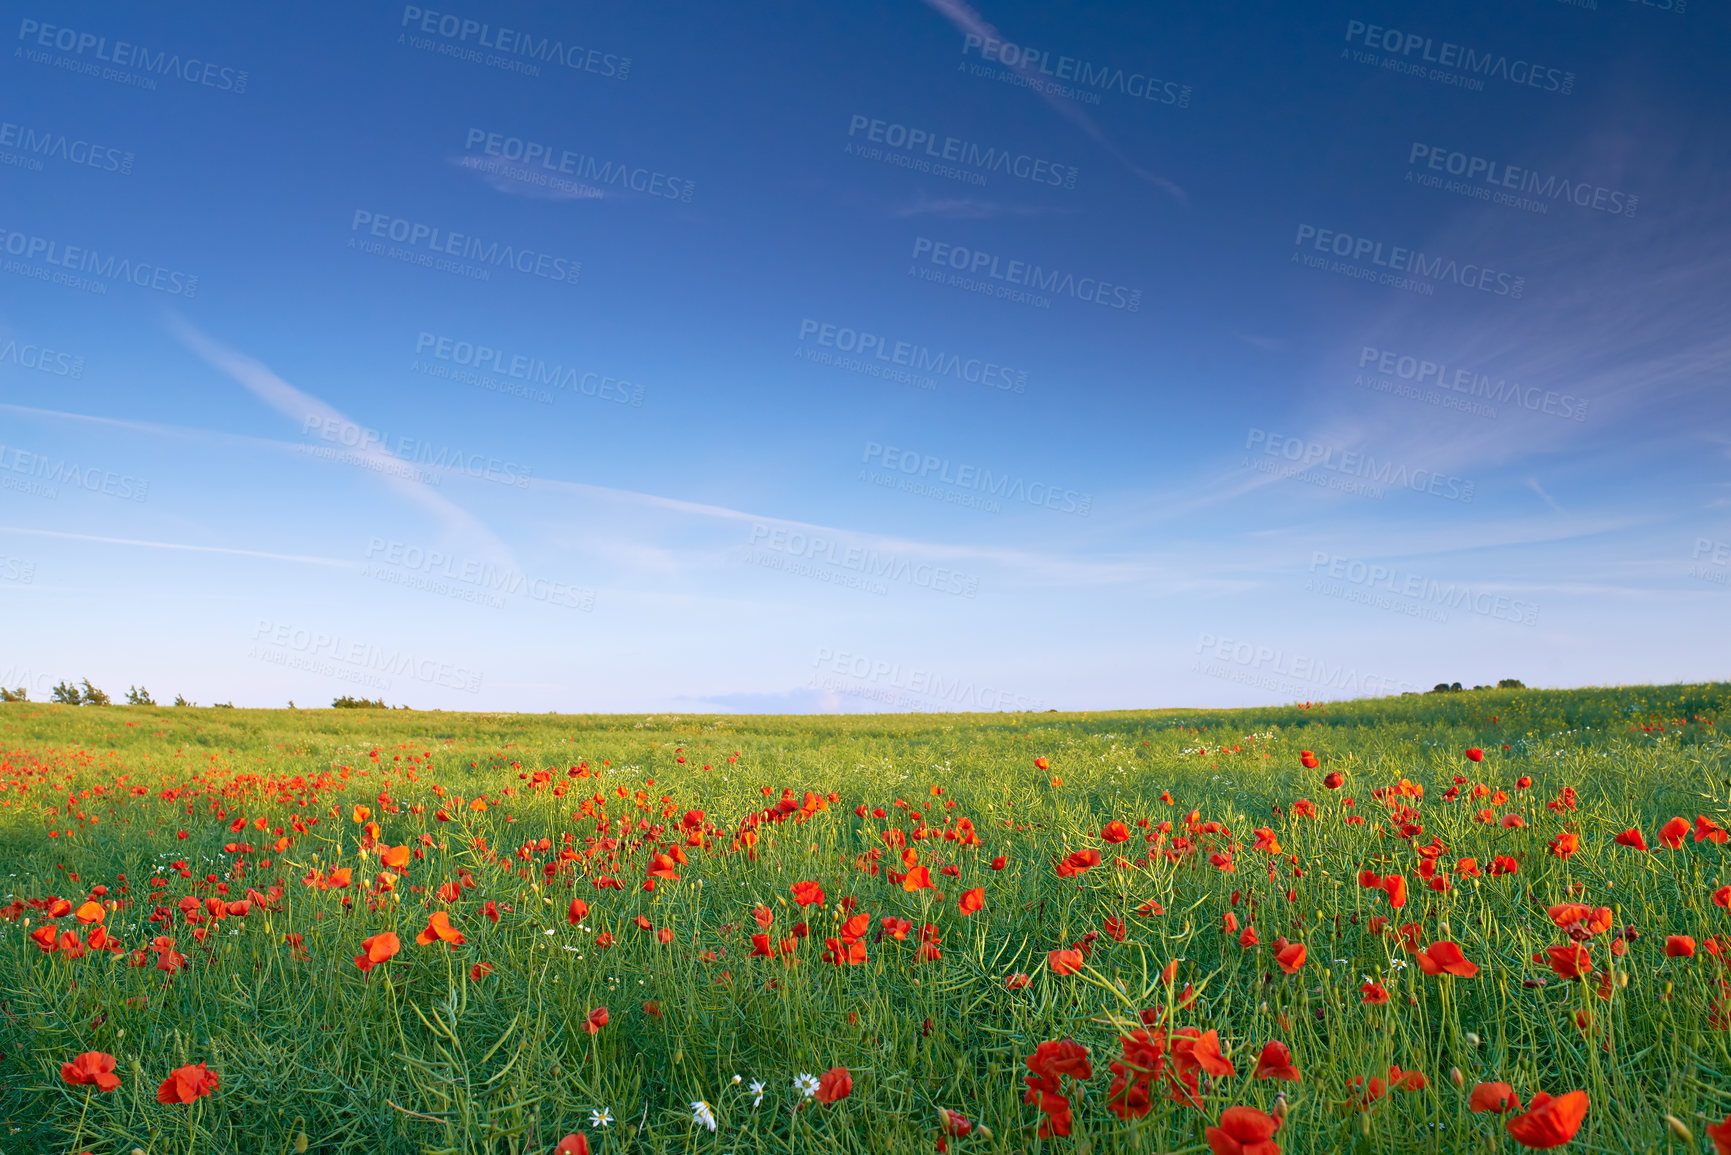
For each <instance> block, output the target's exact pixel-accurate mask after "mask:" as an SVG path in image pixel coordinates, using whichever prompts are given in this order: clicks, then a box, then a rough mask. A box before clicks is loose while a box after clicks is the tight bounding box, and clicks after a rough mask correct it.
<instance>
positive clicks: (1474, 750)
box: [1467, 746, 1485, 762]
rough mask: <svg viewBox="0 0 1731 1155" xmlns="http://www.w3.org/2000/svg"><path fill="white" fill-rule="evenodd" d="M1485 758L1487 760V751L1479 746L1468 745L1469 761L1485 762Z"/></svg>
mask: <svg viewBox="0 0 1731 1155" xmlns="http://www.w3.org/2000/svg"><path fill="white" fill-rule="evenodd" d="M1484 760H1485V752H1484V751H1483V750H1481V749H1479V748H1478V747H1477V746H1468V747H1467V761H1469V762H1483V761H1484Z"/></svg>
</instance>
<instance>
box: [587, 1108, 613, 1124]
mask: <svg viewBox="0 0 1731 1155" xmlns="http://www.w3.org/2000/svg"><path fill="white" fill-rule="evenodd" d="M611 1122H613V1112H611V1111H609V1110H608V1109H607V1108H605V1107H603V1108H601V1109H600V1110H599V1111H591V1112H589V1125H590V1126H591V1127H605V1126H607V1124H609V1123H611Z"/></svg>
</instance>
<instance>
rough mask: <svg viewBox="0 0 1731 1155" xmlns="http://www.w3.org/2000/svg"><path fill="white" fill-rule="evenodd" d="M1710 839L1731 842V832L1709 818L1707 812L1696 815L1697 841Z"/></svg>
mask: <svg viewBox="0 0 1731 1155" xmlns="http://www.w3.org/2000/svg"><path fill="white" fill-rule="evenodd" d="M1704 838H1705V839H1709V840H1711V841H1713V842H1731V833H1728V832H1727V831H1726V830H1725V828H1724V827H1722V826H1720V825H1719V824H1718V823H1717V822H1714V821H1713V820H1712V819H1711V818H1708V817H1707V816H1706V815H1705V814H1697V815H1695V841H1696V842H1700V841H1701V840H1702V839H1704Z"/></svg>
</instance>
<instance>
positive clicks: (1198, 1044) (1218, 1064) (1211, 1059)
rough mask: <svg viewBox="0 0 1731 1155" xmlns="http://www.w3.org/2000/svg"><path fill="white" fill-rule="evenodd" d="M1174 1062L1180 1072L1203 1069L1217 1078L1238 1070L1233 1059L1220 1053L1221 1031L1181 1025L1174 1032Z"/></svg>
mask: <svg viewBox="0 0 1731 1155" xmlns="http://www.w3.org/2000/svg"><path fill="white" fill-rule="evenodd" d="M1172 1062H1173V1064H1174V1065H1175V1066H1176V1067H1177V1068H1178V1070H1179V1071H1180V1072H1184V1071H1201V1072H1202V1073H1203V1074H1205V1075H1211V1076H1213V1077H1214V1078H1216V1079H1224V1078H1228V1077H1230V1076H1232V1075H1236V1074H1237V1073H1238V1072H1237V1070H1236V1069H1235V1068H1234V1067H1233V1066H1232V1060H1230V1059H1228V1058H1227V1057H1226V1056H1225V1055H1222V1054H1221V1053H1220V1032H1219V1031H1214V1030H1210V1031H1201V1030H1198V1029H1197V1028H1195V1027H1180V1028H1178V1029H1177V1030H1176V1031H1174V1032H1173V1033H1172Z"/></svg>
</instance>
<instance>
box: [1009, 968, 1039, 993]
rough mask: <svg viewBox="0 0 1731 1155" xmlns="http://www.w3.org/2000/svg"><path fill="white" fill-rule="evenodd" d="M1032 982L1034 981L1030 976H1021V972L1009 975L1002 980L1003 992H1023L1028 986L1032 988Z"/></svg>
mask: <svg viewBox="0 0 1731 1155" xmlns="http://www.w3.org/2000/svg"><path fill="white" fill-rule="evenodd" d="M1033 982H1034V980H1033V977H1032V976H1030V975H1025V974H1022V973H1021V972H1019V971H1018V972H1017V973H1016V974H1013V975H1009V976H1007V977H1006V978H1005V979H1004V989H1005V990H1011V991H1023V990H1027V989H1028V988H1029V987H1030V986H1032V985H1033Z"/></svg>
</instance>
